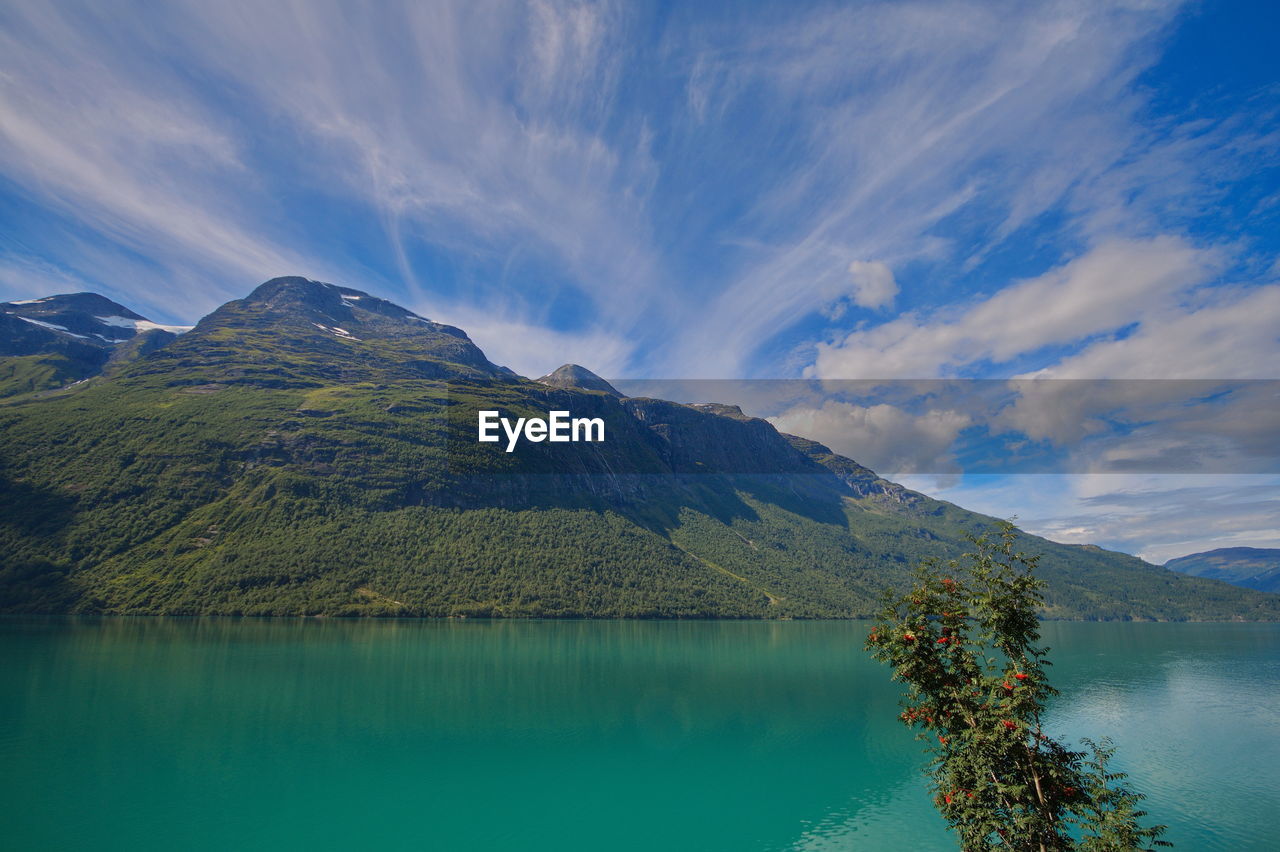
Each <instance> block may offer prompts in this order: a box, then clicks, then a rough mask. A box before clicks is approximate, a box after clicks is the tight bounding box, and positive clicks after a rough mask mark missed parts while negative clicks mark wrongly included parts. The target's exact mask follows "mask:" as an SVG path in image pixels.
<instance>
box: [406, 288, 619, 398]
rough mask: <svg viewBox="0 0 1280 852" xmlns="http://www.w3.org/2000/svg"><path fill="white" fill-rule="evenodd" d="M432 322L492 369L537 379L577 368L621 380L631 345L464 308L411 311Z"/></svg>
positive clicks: (600, 334) (592, 333) (601, 333)
mask: <svg viewBox="0 0 1280 852" xmlns="http://www.w3.org/2000/svg"><path fill="white" fill-rule="evenodd" d="M416 310H417V313H419V314H420V315H422V316H427V317H430V318H431V319H433V320H435V321H436V322H443V323H447V324H449V325H454V326H457V327H459V328H461V329H462V330H464V331H465V332H467V336H468V337H470V338H471V340H472V342H474V343H475V344H476V345H477V346H479V347H480V349H481V350H482V351H483V352H484V354H485V356H486V357H487V358H488V359H489V360H490V361H492V362H493V363H495V364H499V365H502V366H506V367H510V368H511V369H512V370H515V371H516V372H517V373H519V374H520V375H522V376H525V377H527V378H537V377H538V376H542V375H546V374H547V373H550V372H551V371H552V370H554V369H556V368H557V367H559V366H560V365H561V364H579V365H581V366H583V367H586V368H587V369H588V370H590V371H591V372H593V373H595V374H597V375H599V376H603V377H604V378H605V379H607V380H608V379H614V378H621V377H624V376H626V369H627V364H628V363H629V361H630V358H631V351H632V344H631V343H630V342H629V341H628V340H626V339H625V338H623V337H619V336H617V335H611V334H609V333H608V332H605V331H602V330H599V329H589V330H585V331H578V332H573V331H557V330H554V329H551V328H547V327H546V326H544V325H540V324H537V323H530V322H526V321H524V320H522V319H520V318H518V317H515V316H502V315H500V314H495V313H493V312H487V311H477V310H475V309H472V308H468V307H465V306H454V307H452V308H445V309H444V310H443V311H441V310H437V309H435V308H421V309H416Z"/></svg>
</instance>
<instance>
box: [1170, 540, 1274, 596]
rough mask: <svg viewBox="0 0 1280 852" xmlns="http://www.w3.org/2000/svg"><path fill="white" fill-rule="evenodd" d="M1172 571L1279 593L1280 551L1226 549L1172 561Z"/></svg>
mask: <svg viewBox="0 0 1280 852" xmlns="http://www.w3.org/2000/svg"><path fill="white" fill-rule="evenodd" d="M1164 567H1166V568H1168V569H1169V570H1170V571H1177V572H1179V573H1182V574H1189V575H1191V576H1192V577H1207V578H1209V579H1212V580H1222V581H1224V582H1227V583H1233V584H1235V585H1237V586H1244V587H1245V588H1247V589H1257V590H1258V591H1262V592H1280V549H1278V548H1274V547H1223V548H1219V549H1217V550H1206V551H1205V552H1203V553H1192V554H1190V555H1188V556H1180V557H1178V558H1177V559H1170V560H1169V561H1168V562H1166V563H1165V564H1164Z"/></svg>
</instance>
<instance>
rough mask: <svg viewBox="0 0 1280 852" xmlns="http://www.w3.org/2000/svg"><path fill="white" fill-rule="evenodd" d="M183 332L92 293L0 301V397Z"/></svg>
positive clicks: (141, 351)
mask: <svg viewBox="0 0 1280 852" xmlns="http://www.w3.org/2000/svg"><path fill="white" fill-rule="evenodd" d="M185 330H186V329H185V327H182V326H166V325H159V324H157V323H154V322H151V321H150V320H149V319H147V318H146V317H144V316H142V315H141V314H136V313H134V312H133V311H131V310H129V309H128V308H126V307H125V306H123V305H121V304H119V303H117V302H113V301H111V300H110V299H108V298H106V297H105V296H99V295H98V294H97V293H69V294H64V295H60V296H46V297H45V298H43V299H24V300H21V301H17V302H3V303H0V359H3V360H2V361H0V397H6V396H13V395H15V394H21V393H30V392H33V391H41V390H47V389H50V388H58V387H62V386H64V385H66V384H68V383H70V382H75V381H80V380H83V379H86V378H89V377H90V376H96V375H98V374H99V373H102V372H103V371H104V370H107V369H109V368H110V367H111V366H114V365H119V364H123V363H125V362H128V361H130V360H133V359H134V358H138V357H141V356H142V355H145V354H147V353H148V352H151V351H153V350H155V349H157V348H159V347H161V346H163V345H165V344H166V343H169V342H170V341H172V340H173V339H174V338H175V337H176V335H177V333H179V332H182V331H185Z"/></svg>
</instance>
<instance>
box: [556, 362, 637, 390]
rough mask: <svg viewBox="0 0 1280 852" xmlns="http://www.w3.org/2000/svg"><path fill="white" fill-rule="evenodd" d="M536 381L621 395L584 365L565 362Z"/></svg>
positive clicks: (560, 386) (558, 386)
mask: <svg viewBox="0 0 1280 852" xmlns="http://www.w3.org/2000/svg"><path fill="white" fill-rule="evenodd" d="M536 381H539V382H541V383H542V384H544V385H550V386H551V387H553V388H575V389H577V390H591V391H601V392H602V393H607V394H610V395H612V396H616V397H621V396H622V394H620V393H618V390H617V388H615V387H614V386H613V385H611V384H609V383H608V382H606V381H605V380H604V379H602V378H600V377H599V376H597V375H596V374H595V373H593V372H591V371H590V370H588V369H587V368H586V367H580V366H578V365H577V364H565V365H564V366H562V367H558V368H557V369H555V370H554V371H552V372H550V373H547V375H545V376H543V377H542V378H540V379H537V380H536Z"/></svg>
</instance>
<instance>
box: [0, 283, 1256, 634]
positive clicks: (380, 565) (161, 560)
mask: <svg viewBox="0 0 1280 852" xmlns="http://www.w3.org/2000/svg"><path fill="white" fill-rule="evenodd" d="M68 298H70V297H68ZM100 299H101V297H91V298H81V297H75V300H76V304H72V303H70V302H67V301H65V300H64V301H62V302H59V301H57V300H42V301H34V302H26V303H18V304H16V305H15V304H13V303H11V304H10V305H8V306H6V312H5V313H4V314H3V315H2V316H0V319H3V321H4V322H5V323H7V324H8V325H13V324H15V323H17V324H21V325H22V326H30V327H31V328H32V329H34V331H33V332H31V333H32V334H34V335H36V339H35V342H26V343H22V345H24V346H43V345H54V344H56V345H58V346H62V347H73V346H77V347H78V346H83V347H87V350H86V351H89V352H92V353H98V354H97V355H95V357H102V358H103V360H101V361H97V362H94V364H95V366H93V368H92V369H93V370H94V371H95V372H94V373H93V375H94V376H95V378H94V379H93V380H92V381H89V382H84V383H82V384H80V385H77V386H75V387H73V388H66V389H63V390H60V391H59V392H58V393H56V394H49V395H40V394H36V395H32V396H31V397H30V398H29V399H26V400H23V404H21V405H4V406H0V498H2V499H3V505H5V506H6V513H5V516H4V518H3V519H0V520H3V521H4V522H3V523H0V553H3V554H4V558H3V559H0V611H5V612H110V613H168V614H200V613H204V614H215V613H222V614H258V615H297V614H331V615H362V614H363V615H430V616H451V615H488V616H557V617H569V616H577V617H584V616H607V617H735V618H738V617H793V618H803V617H821V618H847V617H854V616H867V615H870V614H872V613H873V612H874V611H875V609H876V607H877V594H878V592H879V590H880V589H881V588H883V587H884V586H885V585H887V584H891V583H897V582H901V581H904V580H905V578H906V577H907V576H908V572H909V569H910V566H911V565H913V564H914V563H915V562H917V561H918V560H919V559H921V558H926V557H935V558H941V559H948V558H953V557H955V556H958V555H959V554H960V553H962V552H964V550H965V548H966V547H967V544H966V535H967V534H970V533H976V532H980V531H982V530H983V529H985V528H987V527H989V526H990V524H991V523H992V520H993V519H991V518H987V517H984V516H981V515H977V514H975V513H972V512H968V511H966V510H964V509H962V508H960V507H958V506H954V505H952V504H949V503H943V502H940V501H937V500H933V499H931V498H929V497H927V496H925V495H923V494H919V493H916V492H913V491H910V490H909V489H906V488H903V487H902V486H900V485H897V484H895V483H892V482H888V481H886V480H884V479H882V478H880V477H879V476H877V475H876V474H875V473H874V472H873V471H871V470H868V469H867V468H865V467H863V466H862V465H860V464H858V463H857V462H856V461H854V460H852V459H849V458H845V457H843V456H840V455H837V454H835V453H833V452H832V451H831V450H830V448H828V447H826V446H824V445H822V444H819V443H817V442H815V441H810V440H807V439H805V438H802V437H798V436H793V435H785V434H782V433H780V432H778V431H777V430H776V429H775V428H774V427H773V425H772V424H770V423H769V422H768V421H765V420H762V419H759V418H755V417H750V416H748V415H746V414H745V413H744V412H743V411H742V410H741V409H740V408H738V407H737V406H735V405H728V404H722V403H704V404H697V405H684V404H679V403H675V402H669V401H666V400H660V399H648V398H627V397H623V396H622V395H621V394H620V393H619V392H618V391H617V389H615V388H613V387H612V386H611V385H610V384H609V383H607V382H605V381H604V380H603V379H601V378H600V377H599V376H596V375H595V374H593V373H591V372H590V371H589V370H586V369H584V368H582V367H578V366H576V365H566V366H565V367H562V368H560V369H559V370H556V371H555V372H554V373H552V374H550V375H548V376H544V377H543V378H542V379H540V380H538V381H530V380H528V379H524V378H521V377H520V376H517V375H515V374H514V373H512V372H511V371H510V370H506V369H503V368H500V367H496V366H494V365H493V364H492V363H491V362H490V361H489V360H488V359H487V358H486V357H485V356H484V353H483V352H481V351H480V349H479V348H477V347H476V345H475V344H474V343H472V342H471V340H470V339H469V338H468V337H467V335H466V334H465V333H464V332H462V331H461V330H459V329H457V328H453V327H452V326H448V325H443V324H440V323H435V322H432V321H431V320H428V319H426V318H423V317H420V316H418V315H416V314H414V313H413V312H411V311H408V310H406V309H404V308H402V307H400V306H398V305H395V304H393V303H391V302H387V301H385V300H383V299H379V298H376V297H374V296H372V295H370V294H368V293H364V292H362V291H360V290H355V289H352V288H348V287H338V286H335V285H332V284H326V283H323V282H318V281H311V280H309V279H305V278H297V277H288V278H277V279H273V280H271V281H268V282H266V283H265V284H263V285H262V286H260V287H258V288H257V289H256V290H254V291H253V292H252V293H250V294H249V295H248V296H246V297H245V298H243V299H238V300H235V301H232V302H228V303H227V304H225V305H223V306H221V307H220V308H218V309H217V310H215V311H214V312H213V313H211V314H209V315H208V316H206V317H205V318H204V319H202V320H201V321H200V323H199V324H198V325H197V326H196V327H195V329H194V330H192V331H190V332H188V333H185V334H182V335H180V336H177V337H176V338H174V337H172V335H171V332H170V331H167V330H165V329H164V328H161V327H150V326H154V324H148V323H147V321H146V320H143V319H141V318H140V317H138V315H136V314H133V313H132V312H128V311H127V310H126V309H124V308H122V307H121V306H119V305H115V303H109V302H108V303H107V304H104V303H103V302H104V301H106V300H103V301H98V300H100ZM33 306H34V307H33ZM42 323H43V324H44V325H42ZM95 323H96V325H95ZM46 325H47V326H59V328H46ZM95 329H96V330H95ZM22 331H24V333H25V329H22ZM109 331H110V334H116V333H117V332H118V333H119V335H120V336H119V337H111V336H110V334H108V332H109ZM95 336H96V338H95V339H98V340H99V342H97V343H90V342H86V340H87V339H89V338H93V337H95ZM24 340H25V338H24ZM19 351H21V352H29V351H33V350H31V349H22V350H19ZM69 351H72V350H71V349H69V348H64V349H61V350H57V352H55V353H54V354H34V355H32V354H14V355H11V356H10V357H7V358H0V371H3V370H6V369H7V370H10V371H11V373H10V374H11V376H18V375H19V374H21V376H22V380H23V381H25V382H26V383H27V385H28V386H30V385H32V384H33V383H35V382H36V380H37V379H38V378H39V376H40V375H44V374H42V373H39V370H38V369H37V367H39V369H44V368H45V367H44V366H40V365H38V364H35V362H33V361H32V360H31V359H39V358H69V357H70V356H68V355H66V354H65V353H66V352H69ZM113 355H118V360H111V361H108V360H106V359H107V358H110V357H112V356H113ZM103 364H105V365H106V367H105V369H104V368H103ZM33 365H34V366H33ZM45 366H47V365H45ZM24 371H25V372H24ZM2 375H3V373H2V372H0V376H2ZM33 376H34V377H35V378H33ZM490 409H496V410H499V411H501V412H502V414H503V417H509V418H512V419H518V418H537V417H545V416H546V415H547V412H549V411H553V410H566V411H569V412H571V413H572V415H573V416H574V417H583V418H599V419H600V420H601V421H603V423H604V426H605V440H604V441H600V442H590V443H570V442H551V441H532V440H529V441H525V442H523V443H521V444H520V446H519V447H518V449H516V450H515V451H512V452H508V451H507V449H506V447H504V446H502V445H501V444H498V443H487V442H479V441H478V440H477V412H478V411H480V410H490ZM1023 544H1024V545H1025V549H1026V550H1027V551H1029V552H1032V553H1034V554H1038V555H1039V556H1040V557H1041V560H1042V561H1041V563H1040V565H1041V569H1040V570H1041V574H1042V575H1043V576H1044V577H1045V579H1046V581H1047V582H1048V592H1047V601H1048V611H1049V614H1051V615H1056V616H1060V617H1077V618H1079V617H1089V618H1169V619H1173V618H1218V619H1225V618H1257V619H1274V618H1280V598H1275V597H1273V596H1269V595H1264V594H1261V593H1258V592H1254V591H1250V590H1247V589H1240V588H1234V587H1232V586H1229V585H1226V584H1222V583H1218V582H1215V581H1212V580H1205V579H1199V578H1195V577H1187V576H1183V575H1179V574H1176V573H1173V572H1170V571H1166V570H1164V569H1161V568H1157V567H1155V566H1152V565H1148V564H1146V563H1144V562H1142V561H1141V560H1138V559H1136V558H1134V557H1130V556H1125V555H1124V554H1116V553H1108V552H1106V551H1102V550H1091V549H1086V548H1077V547H1069V546H1066V545H1060V544H1055V543H1053V542H1050V541H1046V540H1044V539H1038V538H1036V537H1034V536H1026V537H1025V538H1024V540H1023Z"/></svg>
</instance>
